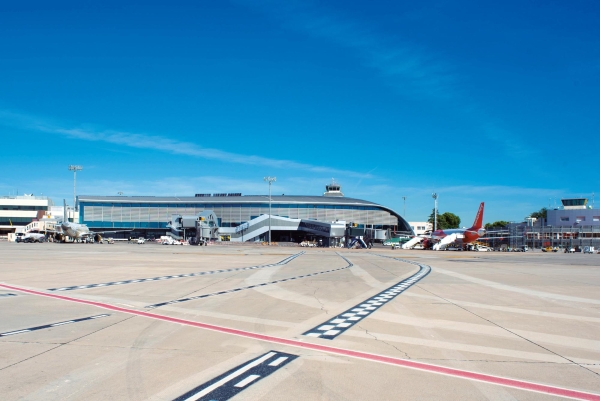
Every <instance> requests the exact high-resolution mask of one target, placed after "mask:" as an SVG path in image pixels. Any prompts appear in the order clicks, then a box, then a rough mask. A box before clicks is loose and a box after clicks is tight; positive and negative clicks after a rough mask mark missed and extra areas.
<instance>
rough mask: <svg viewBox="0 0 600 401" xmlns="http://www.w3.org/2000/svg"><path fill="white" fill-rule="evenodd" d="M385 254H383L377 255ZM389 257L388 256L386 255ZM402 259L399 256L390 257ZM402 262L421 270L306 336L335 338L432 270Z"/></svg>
mask: <svg viewBox="0 0 600 401" xmlns="http://www.w3.org/2000/svg"><path fill="white" fill-rule="evenodd" d="M377 256H383V255H377ZM384 257H387V256H384ZM390 259H396V260H401V259H397V258H390ZM401 261H402V262H407V263H411V264H414V265H417V266H419V267H420V269H419V271H418V272H417V273H415V274H413V275H412V276H410V277H408V278H406V279H404V280H402V281H400V282H399V283H397V284H394V285H393V286H391V287H389V288H388V289H386V290H384V291H381V292H380V293H379V294H377V295H375V296H373V297H371V298H369V299H367V300H366V301H364V302H361V303H360V304H358V305H355V306H353V307H351V308H350V309H348V310H346V311H345V312H342V313H340V314H339V315H337V316H335V317H334V318H332V319H329V320H327V321H326V322H324V323H322V324H320V325H318V326H316V327H314V328H312V329H310V330H308V331H307V332H305V333H303V334H304V335H305V336H309V337H318V338H324V339H326V340H333V339H334V338H336V337H337V336H339V335H340V334H342V333H343V332H345V331H346V330H348V329H349V328H350V327H352V326H354V325H355V324H356V323H358V322H360V321H361V320H363V319H364V318H366V317H368V316H370V315H371V314H372V313H374V312H376V311H377V310H378V309H379V308H381V307H382V306H383V305H385V304H386V303H387V302H389V301H391V300H392V299H394V298H396V297H397V296H398V295H400V294H402V293H403V292H404V291H406V290H407V289H408V288H410V287H411V286H413V285H414V284H416V283H417V282H418V281H419V280H421V279H423V277H425V276H427V275H428V274H429V272H431V267H429V266H427V265H422V264H419V263H415V262H412V261H408V260H401Z"/></svg>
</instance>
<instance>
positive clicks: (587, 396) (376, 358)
mask: <svg viewBox="0 0 600 401" xmlns="http://www.w3.org/2000/svg"><path fill="white" fill-rule="evenodd" d="M0 287H4V288H8V289H10V290H14V291H19V292H24V293H27V294H32V295H38V296H43V297H48V298H55V299H60V300H63V301H69V302H77V303H80V304H85V305H91V306H96V307H98V308H103V309H108V310H112V311H115V312H122V313H128V314H131V315H137V316H144V317H147V318H150V319H157V320H163V321H165V322H171V323H178V324H182V325H186V326H192V327H198V328H201V329H205V330H212V331H216V332H220V333H225V334H232V335H235V336H239V337H245V338H251V339H254V340H259V341H266V342H270V343H274V344H281V345H287V346H290V347H297V348H304V349H310V350H315V351H321V352H326V353H330V354H336V355H343V356H348V357H352V358H358V359H364V360H367V361H373V362H380V363H386V364H390V365H396V366H402V367H405V368H410V369H417V370H421V371H425V372H431V373H438V374H442V375H446V376H452V377H459V378H462V379H468V380H477V381H480V382H484V383H490V384H496V385H500V386H505V387H512V388H516V389H520V390H527V391H535V392H538V393H543V394H551V395H557V396H561V397H567V398H573V399H577V400H590V401H600V394H592V393H586V392H582V391H577V390H570V389H566V388H561V387H554V386H549V385H545V384H538V383H532V382H527V381H523V380H516V379H509V378H505V377H499V376H493V375H487V374H483V373H476V372H470V371H468V370H460V369H454V368H448V367H444V366H439V365H432V364H428V363H422V362H415V361H410V360H406V359H401V358H393V357H389V356H383V355H377V354H370V353H367V352H361V351H352V350H349V349H344V348H336V347H330V346H327V345H319V344H311V343H305V342H302V341H298V340H289V339H285V338H280V337H274V336H268V335H265V334H258V333H253V332H249V331H243V330H238V329H232V328H228V327H222V326H216V325H213V324H207V323H200V322H194V321H191V320H186V319H179V318H176V317H169V316H163V315H158V314H156V313H151V312H143V311H137V310H135V309H128V308H122V307H120V306H114V305H111V304H105V303H102V302H95V301H87V300H84V299H78V298H72V297H68V296H64V295H57V294H48V293H45V292H41V291H35V290H30V289H27V288H21V287H15V286H12V285H7V284H1V283H0Z"/></svg>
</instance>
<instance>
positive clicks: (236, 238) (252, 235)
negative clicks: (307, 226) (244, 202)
mask: <svg viewBox="0 0 600 401" xmlns="http://www.w3.org/2000/svg"><path fill="white" fill-rule="evenodd" d="M299 224H300V219H290V218H288V217H281V216H271V231H276V230H290V231H294V230H297V229H298V225H299ZM268 231H269V215H268V214H263V215H262V216H258V217H255V218H254V219H252V220H250V221H248V222H246V223H244V224H242V225H240V226H238V227H232V228H227V227H221V228H219V235H229V236H230V241H232V242H242V241H243V242H247V241H251V240H253V239H256V238H257V237H259V236H260V235H262V234H265V233H266V232H268Z"/></svg>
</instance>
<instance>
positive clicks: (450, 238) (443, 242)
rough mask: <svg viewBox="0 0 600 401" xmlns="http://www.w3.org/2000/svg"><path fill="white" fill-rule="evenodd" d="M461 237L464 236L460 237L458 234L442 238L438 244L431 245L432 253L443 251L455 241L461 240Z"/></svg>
mask: <svg viewBox="0 0 600 401" xmlns="http://www.w3.org/2000/svg"><path fill="white" fill-rule="evenodd" d="M463 237H464V236H463V235H460V234H450V235H447V236H445V237H444V238H442V240H441V241H440V242H438V243H437V244H434V245H433V250H434V251H443V250H444V249H446V248H447V247H448V245H450V244H452V243H454V242H456V240H457V239H459V238H463Z"/></svg>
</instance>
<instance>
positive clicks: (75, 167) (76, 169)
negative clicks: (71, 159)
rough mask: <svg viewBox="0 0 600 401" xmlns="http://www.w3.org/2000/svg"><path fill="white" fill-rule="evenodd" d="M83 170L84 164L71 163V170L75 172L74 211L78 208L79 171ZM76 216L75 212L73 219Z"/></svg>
mask: <svg viewBox="0 0 600 401" xmlns="http://www.w3.org/2000/svg"><path fill="white" fill-rule="evenodd" d="M81 170H83V167H82V166H78V165H75V164H71V165H69V171H72V172H73V213H75V210H76V209H77V203H76V201H77V172H78V171H81ZM74 218H75V214H73V219H74Z"/></svg>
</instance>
